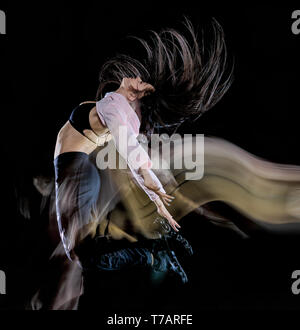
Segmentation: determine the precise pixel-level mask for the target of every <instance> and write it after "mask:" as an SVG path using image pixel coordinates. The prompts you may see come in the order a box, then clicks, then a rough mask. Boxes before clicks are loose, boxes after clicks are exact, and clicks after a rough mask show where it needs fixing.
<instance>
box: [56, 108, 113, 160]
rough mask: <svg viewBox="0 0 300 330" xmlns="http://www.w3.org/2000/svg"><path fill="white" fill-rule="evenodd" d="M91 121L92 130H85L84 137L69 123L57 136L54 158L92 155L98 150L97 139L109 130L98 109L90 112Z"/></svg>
mask: <svg viewBox="0 0 300 330" xmlns="http://www.w3.org/2000/svg"><path fill="white" fill-rule="evenodd" d="M91 103H95V102H91ZM89 121H90V125H91V128H92V130H90V129H86V130H84V132H83V133H84V135H82V134H81V133H80V132H78V131H77V130H76V129H75V128H74V127H73V126H72V125H71V124H70V122H69V121H67V122H66V123H65V125H64V126H63V127H62V128H61V130H60V131H59V133H58V135H57V140H56V146H55V152H54V158H56V157H57V156H59V155H60V154H62V153H65V152H74V151H75V152H84V153H86V154H90V153H92V152H93V151H94V150H95V149H96V148H97V144H96V141H97V137H98V136H101V135H103V134H105V133H107V131H108V129H107V127H106V126H104V125H103V123H102V122H101V121H100V118H99V116H98V114H97V111H96V107H93V108H92V110H91V111H90V114H89Z"/></svg>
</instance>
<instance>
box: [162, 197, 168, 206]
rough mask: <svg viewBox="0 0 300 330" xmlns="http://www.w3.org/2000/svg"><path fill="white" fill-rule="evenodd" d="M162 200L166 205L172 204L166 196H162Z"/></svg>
mask: <svg viewBox="0 0 300 330" xmlns="http://www.w3.org/2000/svg"><path fill="white" fill-rule="evenodd" d="M162 200H163V203H164V204H165V205H167V206H170V202H169V201H168V200H167V199H166V198H163V197H162Z"/></svg>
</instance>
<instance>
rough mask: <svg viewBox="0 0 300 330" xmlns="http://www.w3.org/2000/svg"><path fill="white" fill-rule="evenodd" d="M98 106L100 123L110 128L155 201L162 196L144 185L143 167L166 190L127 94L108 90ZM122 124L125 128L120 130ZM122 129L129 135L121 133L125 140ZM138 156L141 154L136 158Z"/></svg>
mask: <svg viewBox="0 0 300 330" xmlns="http://www.w3.org/2000/svg"><path fill="white" fill-rule="evenodd" d="M96 109H97V113H98V116H99V118H100V120H101V122H102V123H103V124H104V125H105V126H107V127H108V129H109V130H110V133H111V135H112V137H113V141H114V143H115V146H116V149H117V150H118V152H119V153H120V155H121V156H122V157H123V158H124V159H125V160H126V162H127V164H128V167H129V169H130V171H131V172H132V174H133V177H134V178H135V180H136V181H137V183H138V185H139V186H140V187H141V188H142V189H143V190H144V191H145V193H146V194H147V195H148V196H149V198H150V199H151V200H152V201H154V200H156V199H157V198H158V197H159V196H158V195H157V194H156V193H155V192H154V191H152V190H150V189H148V188H147V187H146V186H145V184H144V179H143V177H142V176H141V175H140V174H139V173H138V170H139V168H140V166H141V165H143V167H144V165H145V164H147V167H148V169H149V172H150V175H151V177H152V179H153V180H154V181H155V182H156V184H157V185H158V186H159V190H160V191H161V192H164V193H165V190H164V188H163V186H162V184H161V182H160V181H159V179H158V178H157V176H156V175H155V174H154V173H153V171H152V170H151V167H152V162H151V160H150V158H149V155H148V153H147V152H146V151H145V149H144V148H143V147H142V146H141V145H140V143H139V142H138V140H137V136H138V135H139V130H140V126H141V122H140V120H139V117H138V115H137V114H136V112H135V111H134V109H133V108H132V107H131V106H130V104H129V103H128V101H127V99H126V97H125V96H123V95H121V94H119V93H116V92H110V93H106V94H105V96H104V98H102V99H101V100H100V101H98V102H96ZM120 127H122V129H124V131H120ZM122 132H124V133H125V134H126V135H122V137H125V139H120V134H122ZM136 155H138V157H134V156H136Z"/></svg>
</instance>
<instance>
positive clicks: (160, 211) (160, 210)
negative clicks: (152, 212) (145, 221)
mask: <svg viewBox="0 0 300 330" xmlns="http://www.w3.org/2000/svg"><path fill="white" fill-rule="evenodd" d="M154 203H155V204H156V207H157V213H158V214H159V215H160V216H162V217H163V218H165V219H167V220H168V222H169V224H170V226H171V227H172V228H173V229H174V230H175V231H176V232H177V231H179V230H178V228H180V226H179V224H178V223H177V222H176V221H175V220H174V218H173V217H172V215H171V214H170V213H169V211H168V210H167V209H166V207H165V206H164V204H163V202H162V201H161V200H160V198H157V199H156V200H155V201H154Z"/></svg>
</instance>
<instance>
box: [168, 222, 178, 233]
mask: <svg viewBox="0 0 300 330" xmlns="http://www.w3.org/2000/svg"><path fill="white" fill-rule="evenodd" d="M170 225H171V227H172V228H173V229H174V230H175V231H179V229H177V228H176V226H175V224H174V223H171V224H170Z"/></svg>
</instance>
